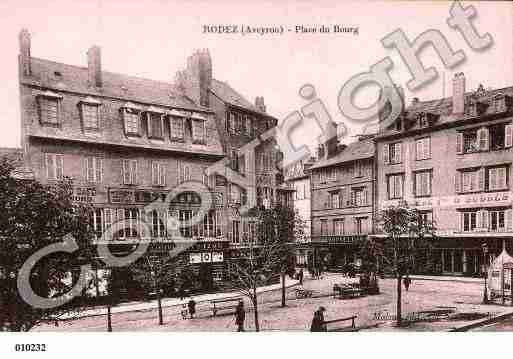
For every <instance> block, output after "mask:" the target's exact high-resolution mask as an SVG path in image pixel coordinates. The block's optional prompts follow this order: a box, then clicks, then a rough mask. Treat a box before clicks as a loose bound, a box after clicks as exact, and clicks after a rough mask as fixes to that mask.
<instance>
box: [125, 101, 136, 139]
mask: <svg viewBox="0 0 513 359" xmlns="http://www.w3.org/2000/svg"><path fill="white" fill-rule="evenodd" d="M124 122H125V133H126V134H130V135H138V134H139V111H138V110H136V109H132V108H125V109H124Z"/></svg>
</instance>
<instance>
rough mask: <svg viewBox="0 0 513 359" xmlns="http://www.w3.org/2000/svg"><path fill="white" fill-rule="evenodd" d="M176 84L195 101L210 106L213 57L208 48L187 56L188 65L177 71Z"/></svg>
mask: <svg viewBox="0 0 513 359" xmlns="http://www.w3.org/2000/svg"><path fill="white" fill-rule="evenodd" d="M175 84H176V85H177V87H178V88H179V89H180V91H183V93H184V94H185V96H187V97H188V98H190V99H191V100H192V101H194V103H196V104H197V105H201V106H205V107H209V105H210V101H209V90H210V87H211V84H212V59H211V57H210V52H209V51H208V49H203V50H196V51H195V52H194V53H193V54H192V55H191V56H189V57H188V58H187V67H186V69H185V70H182V71H178V72H177V73H176V76H175Z"/></svg>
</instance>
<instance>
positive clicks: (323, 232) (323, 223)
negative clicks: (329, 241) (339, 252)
mask: <svg viewBox="0 0 513 359" xmlns="http://www.w3.org/2000/svg"><path fill="white" fill-rule="evenodd" d="M328 234H329V233H328V220H327V219H321V236H327V235H328Z"/></svg>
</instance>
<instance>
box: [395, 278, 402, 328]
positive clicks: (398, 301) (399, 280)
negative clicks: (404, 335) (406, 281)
mask: <svg viewBox="0 0 513 359" xmlns="http://www.w3.org/2000/svg"><path fill="white" fill-rule="evenodd" d="M401 289H402V288H401V275H399V274H398V275H397V311H396V312H397V318H396V325H397V326H398V327H400V326H401V324H402V317H401V315H402V314H401V309H402V308H401V302H402V301H401Z"/></svg>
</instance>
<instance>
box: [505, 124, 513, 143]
mask: <svg viewBox="0 0 513 359" xmlns="http://www.w3.org/2000/svg"><path fill="white" fill-rule="evenodd" d="M504 132H505V133H506V136H505V139H504V147H506V148H510V147H513V125H512V124H509V125H506V126H505V127H504Z"/></svg>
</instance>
